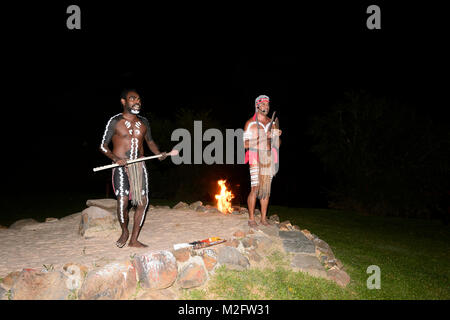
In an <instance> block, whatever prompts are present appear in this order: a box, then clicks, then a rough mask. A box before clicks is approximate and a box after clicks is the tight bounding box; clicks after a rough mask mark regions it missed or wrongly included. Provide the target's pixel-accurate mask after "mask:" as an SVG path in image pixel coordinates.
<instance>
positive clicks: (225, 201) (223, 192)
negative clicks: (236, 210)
mask: <svg viewBox="0 0 450 320" xmlns="http://www.w3.org/2000/svg"><path fill="white" fill-rule="evenodd" d="M225 182H226V180H219V181H217V184H218V185H219V186H220V193H219V194H216V199H217V209H219V211H220V212H223V213H225V214H227V213H232V212H233V208H232V207H231V199H233V198H234V195H233V194H232V193H231V191H227V187H226V186H225Z"/></svg>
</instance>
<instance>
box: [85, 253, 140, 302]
mask: <svg viewBox="0 0 450 320" xmlns="http://www.w3.org/2000/svg"><path fill="white" fill-rule="evenodd" d="M136 285H137V279H136V270H135V268H134V266H133V265H132V264H131V262H130V261H125V262H114V263H110V264H107V265H106V266H104V267H102V268H98V269H95V270H92V271H90V272H89V273H88V274H87V276H86V279H85V281H84V283H83V285H82V286H81V289H80V292H79V299H80V300H125V299H129V298H130V297H131V295H132V294H134V293H135V292H136Z"/></svg>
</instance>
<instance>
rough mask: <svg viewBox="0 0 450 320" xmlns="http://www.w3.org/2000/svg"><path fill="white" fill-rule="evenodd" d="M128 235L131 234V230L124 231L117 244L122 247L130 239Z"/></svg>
mask: <svg viewBox="0 0 450 320" xmlns="http://www.w3.org/2000/svg"><path fill="white" fill-rule="evenodd" d="M128 236H129V232H128V230H127V231H125V232H124V231H122V235H121V236H120V238H119V240H117V242H116V246H118V247H119V248H122V247H123V246H124V245H125V244H126V243H127V240H128Z"/></svg>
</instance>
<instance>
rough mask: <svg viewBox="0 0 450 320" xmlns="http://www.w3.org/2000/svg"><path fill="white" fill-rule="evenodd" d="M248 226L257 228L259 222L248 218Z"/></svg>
mask: <svg viewBox="0 0 450 320" xmlns="http://www.w3.org/2000/svg"><path fill="white" fill-rule="evenodd" d="M248 226H249V227H250V228H256V227H258V224H257V223H256V221H255V220H248Z"/></svg>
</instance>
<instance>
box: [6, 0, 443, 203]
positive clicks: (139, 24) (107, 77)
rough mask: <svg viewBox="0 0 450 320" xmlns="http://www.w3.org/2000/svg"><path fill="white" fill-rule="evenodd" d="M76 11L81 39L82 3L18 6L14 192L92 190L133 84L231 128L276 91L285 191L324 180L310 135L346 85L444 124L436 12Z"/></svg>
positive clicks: (9, 105) (10, 118)
mask: <svg viewBox="0 0 450 320" xmlns="http://www.w3.org/2000/svg"><path fill="white" fill-rule="evenodd" d="M75 3H78V4H79V5H80V7H81V12H82V30H81V31H75V30H72V31H69V30H67V29H66V27H65V23H66V17H67V14H66V13H65V9H66V7H67V6H68V5H69V4H72V3H60V4H54V5H50V4H33V5H25V4H22V5H21V6H22V7H21V8H15V9H14V10H11V11H10V12H14V13H15V15H11V16H10V17H9V18H8V20H7V21H8V22H7V23H8V29H7V30H9V31H8V32H6V34H5V36H4V37H3V39H4V46H3V51H4V52H6V58H3V59H4V60H3V62H4V67H5V68H6V69H7V70H6V72H2V74H3V77H4V78H5V79H6V82H7V83H8V85H7V87H6V90H5V91H3V93H4V98H6V99H5V100H4V103H3V117H4V118H3V124H4V125H5V124H6V128H8V130H4V131H3V132H4V136H3V137H4V138H3V140H4V144H3V146H4V147H3V150H4V153H3V161H7V162H8V163H9V165H7V166H6V168H10V167H11V170H10V169H7V171H8V173H7V175H8V177H9V178H8V180H9V183H10V186H12V187H11V189H14V187H17V186H18V187H24V188H25V189H26V190H27V192H42V191H43V190H45V191H46V192H49V193H51V192H53V191H56V190H60V189H61V188H64V189H67V190H73V189H75V190H79V189H80V188H85V190H87V191H89V190H94V189H95V188H93V187H92V185H88V184H89V183H88V182H89V181H91V180H89V179H90V178H89V177H91V176H92V175H93V173H92V171H91V170H92V167H94V166H99V165H103V164H106V163H109V162H108V161H107V160H108V159H106V158H104V157H102V155H101V154H100V153H99V152H98V151H97V147H98V144H99V142H100V140H101V135H102V133H103V129H104V126H105V124H106V121H107V119H109V117H110V116H112V115H114V114H116V113H118V112H121V107H120V105H119V100H118V95H119V93H120V90H121V88H122V87H123V86H124V85H133V86H136V87H137V88H138V89H141V93H142V94H143V96H144V99H145V100H144V111H145V110H150V111H151V112H154V113H155V114H157V115H159V116H161V117H164V116H170V115H171V114H172V113H173V112H174V110H177V109H178V108H180V107H190V108H201V107H207V108H212V109H213V110H214V116H216V117H219V118H221V119H223V118H224V117H226V118H229V120H228V121H227V123H228V124H229V127H230V128H239V127H242V126H243V125H244V123H245V121H246V119H248V118H249V117H250V116H251V115H252V111H253V101H254V99H255V97H256V96H257V95H259V94H267V95H269V96H270V97H271V100H272V108H273V110H276V111H277V114H278V116H279V118H280V123H281V124H282V129H283V135H284V140H283V141H285V145H284V150H283V152H284V154H283V156H284V159H286V165H285V167H284V168H280V178H279V179H280V182H279V184H283V185H287V186H289V185H293V184H295V183H299V182H298V181H300V183H303V182H304V184H305V185H306V187H304V189H307V188H308V186H311V188H312V189H313V192H317V190H319V189H320V186H321V185H322V184H326V182H324V181H321V179H324V177H323V176H322V175H321V169H320V166H319V164H318V163H317V162H316V160H315V159H314V157H312V155H311V154H310V153H309V152H308V148H309V147H310V145H309V143H310V141H308V138H307V137H306V136H305V134H304V131H303V130H304V127H305V125H306V121H307V119H308V117H309V116H311V115H314V114H317V113H319V112H321V111H324V110H327V108H329V107H330V105H332V104H333V103H336V102H337V101H339V100H340V99H342V97H343V92H344V91H346V90H349V89H356V90H358V89H366V90H368V91H370V92H372V93H374V94H377V95H380V96H389V97H393V98H398V99H401V100H402V101H405V102H407V103H408V104H409V105H410V106H411V108H416V109H417V110H419V111H420V112H424V113H426V114H429V115H431V116H433V117H434V118H435V119H436V120H437V121H445V120H443V119H445V113H444V112H443V111H442V104H443V101H445V100H443V97H444V93H445V91H444V90H445V89H447V87H448V86H447V83H448V81H446V80H445V77H442V75H441V74H444V75H447V74H448V73H446V70H447V67H448V66H447V61H446V60H444V57H445V58H446V59H447V57H448V55H446V52H445V51H444V50H443V41H444V38H443V36H442V34H443V30H442V29H439V28H438V27H439V26H438V25H437V24H438V22H439V21H440V20H439V19H437V18H436V19H434V18H433V17H434V16H431V14H434V13H435V12H436V13H437V12H439V11H440V10H439V8H431V7H427V8H421V7H413V6H411V5H410V6H399V7H394V6H393V5H392V4H390V5H387V4H384V5H380V6H381V9H382V30H377V31H370V30H367V29H366V27H365V20H366V17H367V14H366V13H365V8H366V7H367V5H368V4H367V5H365V4H358V5H346V6H342V5H337V4H334V5H321V6H318V5H317V6H312V5H309V6H308V5H301V6H300V7H290V6H288V5H283V4H279V5H276V6H275V5H270V6H266V5H262V4H259V5H258V6H256V5H255V6H254V7H252V8H251V9H244V8H242V7H241V5H238V4H229V3H228V2H227V3H226V4H225V3H223V5H222V6H220V4H219V5H218V6H217V7H214V8H213V7H206V9H207V11H205V10H204V9H205V8H204V7H201V6H200V5H195V6H194V5H191V4H190V3H189V4H184V6H183V7H180V6H179V5H175V4H170V5H169V4H168V5H167V7H155V6H150V7H148V6H147V7H144V6H142V5H135V4H130V3H131V2H129V1H127V2H125V4H123V5H122V6H119V5H114V4H111V3H109V2H108V3H104V4H103V5H101V6H100V5H99V6H97V7H94V6H93V5H92V4H88V3H86V2H84V1H82V2H75ZM369 4H371V3H369ZM208 6H209V5H208ZM433 10H435V11H433ZM19 13H20V14H19ZM414 22H416V23H414ZM419 22H420V23H419ZM3 32H5V29H3ZM174 144H175V143H174ZM295 155H299V156H300V158H301V160H300V162H299V165H300V167H302V169H301V170H297V169H296V167H297V162H295V161H293V157H294V156H295ZM10 159H13V161H12V162H11V161H10ZM289 159H290V160H289ZM62 164H63V165H62ZM305 168H306V169H305ZM282 169H284V173H282V171H281V170H282ZM292 172H295V173H292ZM10 173H13V174H10ZM103 178H104V177H103ZM101 190H102V189H101ZM305 205H313V203H309V202H308V201H305Z"/></svg>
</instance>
